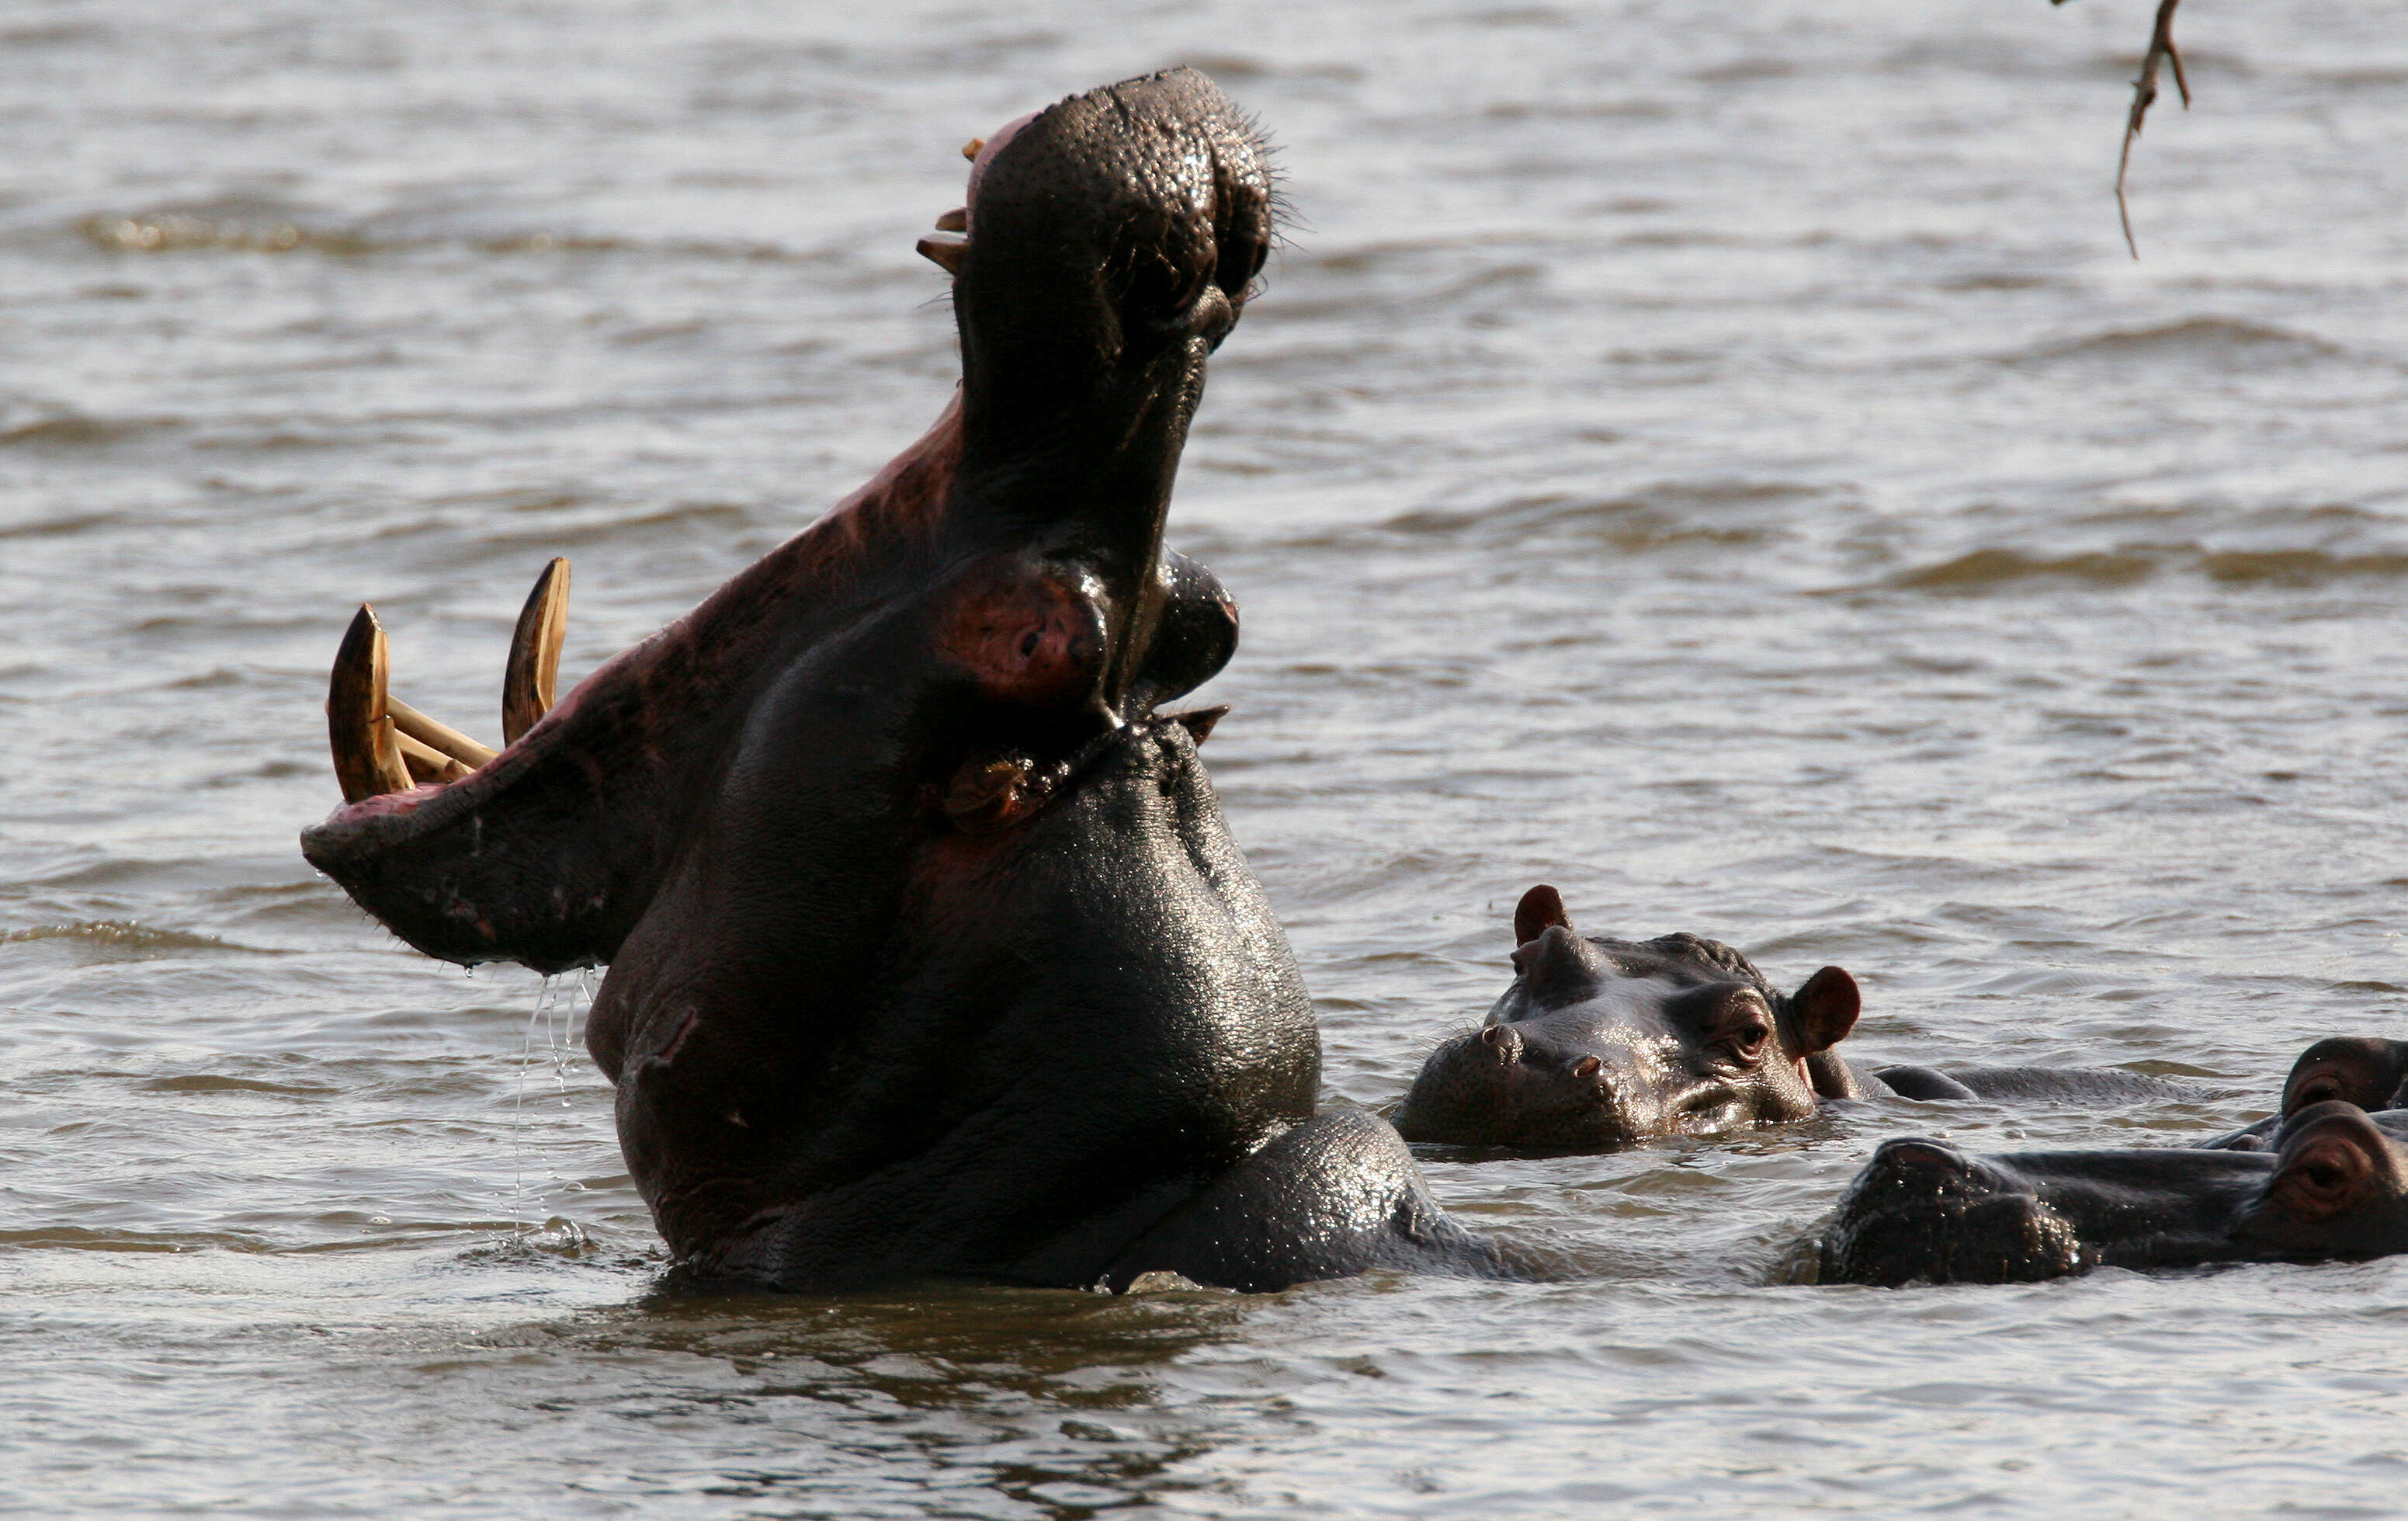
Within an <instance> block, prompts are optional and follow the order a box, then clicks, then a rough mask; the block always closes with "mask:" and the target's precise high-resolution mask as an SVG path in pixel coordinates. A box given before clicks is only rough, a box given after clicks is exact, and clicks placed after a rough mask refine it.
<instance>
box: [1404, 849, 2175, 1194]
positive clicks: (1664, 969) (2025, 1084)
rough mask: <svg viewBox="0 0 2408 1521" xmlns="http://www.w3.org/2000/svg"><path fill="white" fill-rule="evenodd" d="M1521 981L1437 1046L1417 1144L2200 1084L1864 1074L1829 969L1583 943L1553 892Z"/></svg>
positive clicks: (1603, 1142) (1604, 1143)
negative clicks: (1831, 1104) (1804, 971)
mask: <svg viewBox="0 0 2408 1521" xmlns="http://www.w3.org/2000/svg"><path fill="white" fill-rule="evenodd" d="M1513 937H1514V940H1515V942H1516V945H1515V950H1514V952H1513V971H1514V977H1513V982H1512V985H1511V986H1509V987H1508V988H1507V989H1506V990H1505V992H1504V994H1503V995H1502V996H1501V997H1498V1000H1497V1002H1496V1005H1495V1006H1494V1007H1493V1008H1491V1009H1490V1010H1489V1012H1488V1017H1487V1019H1486V1021H1485V1022H1484V1024H1483V1025H1482V1026H1481V1027H1480V1028H1478V1029H1476V1030H1470V1031H1467V1032H1464V1033H1462V1034H1460V1035H1457V1036H1455V1037H1453V1038H1451V1039H1450V1040H1446V1041H1445V1042H1444V1043H1442V1044H1441V1045H1440V1046H1439V1048H1438V1049H1437V1050H1436V1051H1434V1052H1432V1053H1431V1054H1430V1055H1429V1057H1428V1059H1427V1060H1426V1061H1425V1062H1424V1063H1423V1064H1422V1069H1421V1072H1420V1074H1419V1075H1418V1076H1416V1077H1415V1078H1414V1080H1413V1085H1412V1089H1411V1090H1410V1091H1409V1092H1408V1093H1407V1094H1406V1095H1405V1099H1404V1103H1403V1104H1402V1105H1401V1106H1400V1107H1399V1108H1398V1111H1397V1128H1398V1130H1399V1131H1401V1132H1402V1133H1403V1134H1404V1136H1405V1137H1406V1138H1407V1139H1408V1140H1411V1141H1442V1142H1451V1143H1453V1144H1456V1145H1467V1146H1515V1147H1527V1148H1535V1149H1543V1150H1555V1151H1598V1152H1602V1151H1616V1150H1620V1149H1622V1148H1624V1147H1627V1146H1632V1145H1636V1144H1638V1143H1640V1142H1641V1141H1649V1140H1656V1139H1661V1138H1665V1137H1670V1136H1713V1135H1723V1134H1727V1133H1728V1132H1730V1131H1732V1130H1736V1129H1740V1128H1742V1127H1744V1126H1756V1125H1769V1124H1775V1123H1778V1122H1781V1121H1785V1120H1800V1119H1804V1118H1806V1117H1807V1116H1809V1115H1811V1114H1813V1112H1815V1110H1816V1108H1817V1107H1818V1106H1819V1105H1820V1104H1821V1103H1822V1102H1823V1101H1824V1100H1826V1099H1835V1098H1921V1099H1965V1098H2002V1099H2033V1100H2042V1101H2059V1102H2078V1103H2079V1102H2089V1103H2096V1102H2114V1103H2122V1102H2133V1101H2138V1100H2143V1099H2152V1098H2198V1097H2200V1093H2201V1090H2200V1089H2197V1088H2194V1087H2192V1086H2190V1085H2188V1084H2185V1083H2173V1082H2169V1081H2167V1080H2165V1079H2162V1078H2156V1077H2150V1076H2147V1075H2145V1074H2143V1073H2139V1072H2120V1071H2115V1070H2113V1069H2108V1070H2085V1069H2057V1068H2044V1067H1977V1068H1964V1069H1952V1070H1950V1071H1946V1072H1942V1071H1940V1070H1937V1069H1932V1068H1928V1067H1885V1068H1881V1069H1876V1070H1873V1071H1870V1072H1868V1071H1860V1070H1858V1069H1855V1068H1852V1067H1851V1066H1850V1065H1849V1064H1848V1063H1847V1061H1846V1060H1845V1059H1844V1058H1842V1056H1841V1055H1840V1054H1839V1053H1838V1052H1837V1051H1836V1050H1834V1049H1833V1048H1834V1047H1836V1046H1837V1045H1838V1044H1839V1043H1840V1042H1841V1041H1842V1040H1844V1039H1846V1037H1847V1035H1848V1032H1849V1031H1850V1030H1852V1029H1854V1028H1855V1027H1856V1016H1857V1014H1858V1013H1859V1012H1860V1011H1861V1008H1862V999H1861V997H1860V995H1859V994H1858V992H1857V988H1856V979H1855V978H1853V977H1851V976H1849V975H1848V973H1847V972H1846V971H1845V970H1844V969H1841V968H1838V967H1825V968H1824V969H1821V970H1820V971H1817V972H1816V973H1814V975H1813V976H1812V977H1809V978H1808V979H1807V980H1806V981H1805V982H1804V983H1802V984H1800V985H1799V988H1798V990H1797V991H1796V992H1794V993H1789V994H1783V993H1782V992H1780V991H1779V990H1778V989H1777V988H1775V987H1774V986H1773V985H1772V983H1770V982H1768V981H1767V980H1766V979H1765V977H1764V974H1763V973H1761V972H1759V971H1757V970H1756V967H1755V965H1754V964H1753V963H1752V962H1750V961H1749V960H1748V959H1747V957H1745V956H1743V955H1742V954H1740V953H1739V952H1737V951H1735V950H1733V949H1731V948H1730V947H1729V946H1727V945H1725V944H1723V943H1721V942H1720V941H1718V940H1703V939H1700V938H1699V937H1698V936H1695V935H1664V936H1659V937H1657V938H1656V939H1654V940H1611V939H1598V938H1595V937H1583V936H1581V935H1578V934H1576V933H1574V932H1573V929H1572V925H1571V919H1570V915H1569V914H1567V913H1566V911H1565V910H1564V901H1563V897H1562V896H1561V895H1560V894H1558V893H1557V892H1556V891H1555V889H1554V888H1553V887H1548V886H1544V885H1541V886H1538V887H1533V888H1531V889H1530V890H1529V891H1528V892H1527V893H1526V894H1524V895H1523V897H1522V901H1521V903H1520V905H1519V906H1518V907H1516V909H1515V910H1514V913H1513Z"/></svg>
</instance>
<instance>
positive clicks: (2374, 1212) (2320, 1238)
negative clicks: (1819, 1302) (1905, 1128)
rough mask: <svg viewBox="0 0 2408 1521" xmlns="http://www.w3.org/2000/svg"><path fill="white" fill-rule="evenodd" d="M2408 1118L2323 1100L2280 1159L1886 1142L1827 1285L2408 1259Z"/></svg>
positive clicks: (1853, 1189) (1855, 1201) (2281, 1147)
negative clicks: (2404, 1139) (2404, 1128)
mask: <svg viewBox="0 0 2408 1521" xmlns="http://www.w3.org/2000/svg"><path fill="white" fill-rule="evenodd" d="M2403 1122H2408V1114H2402V1113H2400V1112H2388V1113H2385V1114H2381V1115H2369V1114H2368V1113H2367V1112H2365V1111H2364V1110H2361V1109H2359V1108H2358V1106H2357V1105H2355V1104H2351V1103H2348V1102H2345V1101H2343V1100H2341V1099H2327V1100H2323V1101H2321V1102H2317V1103H2313V1104H2309V1105H2307V1106H2306V1107H2304V1108H2302V1109H2300V1111H2298V1112H2296V1113H2294V1114H2292V1115H2291V1116H2290V1117H2289V1118H2288V1119H2286V1120H2285V1121H2284V1122H2283V1124H2282V1126H2281V1127H2280V1129H2279V1130H2278V1131H2277V1132H2276V1134H2275V1137H2274V1141H2273V1146H2272V1149H2271V1150H2268V1151H2254V1152H2253V1151H2233V1150H2209V1149H2200V1148H2177V1147H2165V1148H2154V1149H2151V1148H2127V1149H2119V1150H2101V1151H2064V1152H2024V1153H2017V1154H2012V1155H2002V1156H1983V1157H1975V1156H1968V1155H1965V1154H1963V1153H1961V1152H1958V1151H1957V1150H1955V1149H1954V1148H1952V1147H1949V1146H1946V1145H1944V1144H1942V1143H1941V1142H1939V1141H1921V1140H1906V1141H1889V1142H1886V1143H1885V1144H1884V1145H1883V1146H1882V1147H1881V1149H1880V1150H1879V1151H1877V1152H1875V1153H1874V1154H1873V1158H1872V1161H1871V1164H1870V1165H1868V1166H1867V1167H1866V1169H1864V1171H1863V1172H1862V1173H1861V1174H1859V1175H1858V1177H1857V1178H1856V1182H1855V1183H1854V1184H1852V1185H1850V1187H1849V1190H1848V1193H1847V1196H1846V1198H1844V1199H1842V1202H1841V1205H1840V1207H1839V1209H1838V1211H1837V1212H1835V1213H1834V1214H1833V1216H1832V1218H1831V1221H1830V1223H1829V1225H1828V1227H1827V1228H1826V1230H1825V1231H1824V1233H1823V1235H1822V1238H1821V1240H1820V1241H1819V1243H1818V1256H1819V1261H1818V1264H1817V1268H1818V1277H1819V1281H1821V1282H1823V1283H1827V1284H1879V1285H1884V1286H1890V1287H1895V1286H1898V1285H1901V1284H1911V1283H1929V1284H2007V1283H2028V1282H2034V1281H2037V1280H2040V1279H2046V1278H2058V1277H2063V1276H2065V1275H2067V1274H2070V1273H2078V1272H2083V1271H2086V1270H2089V1269H2092V1268H2097V1267H2119V1268H2135V1269H2147V1268H2186V1267H2197V1266H2200V1265H2203V1264H2208V1263H2218V1262H2321V1261H2328V1260H2334V1259H2343V1260H2363V1259H2365V1258H2370V1257H2378V1256H2391V1255H2394V1254H2397V1253H2401V1252H2408V1147H2403V1146H2402V1145H2401V1141H2400V1139H2399V1137H2400V1133H2401V1125H2402V1124H2403Z"/></svg>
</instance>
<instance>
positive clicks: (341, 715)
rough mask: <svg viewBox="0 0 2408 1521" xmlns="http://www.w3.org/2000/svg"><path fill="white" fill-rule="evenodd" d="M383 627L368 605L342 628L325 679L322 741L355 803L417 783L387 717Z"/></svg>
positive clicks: (405, 789)
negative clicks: (340, 642) (329, 674)
mask: <svg viewBox="0 0 2408 1521" xmlns="http://www.w3.org/2000/svg"><path fill="white" fill-rule="evenodd" d="M385 667H386V654H385V639H384V627H383V625H382V624H379V623H378V622H377V617H376V610H375V609H374V608H371V607H369V606H368V605H367V604H366V603H365V602H363V603H361V604H360V610H359V612H358V614H357V615H356V616H354V617H353V618H352V619H351V627H350V628H349V629H347V630H345V631H344V634H343V647H342V648H341V649H340V650H337V652H336V653H335V670H334V675H333V676H332V677H331V678H330V679H329V680H328V681H327V683H326V739H327V743H328V744H329V746H330V747H331V748H332V749H333V750H334V753H335V780H336V781H337V782H340V783H341V784H342V788H343V801H345V802H347V803H356V802H359V801H361V800H363V799H365V798H369V797H377V796H382V795H384V794H385V793H389V792H408V791H409V789H410V787H411V786H413V785H415V783H413V782H411V781H410V780H409V766H408V765H407V764H406V763H405V762H404V761H403V760H402V758H401V750H400V747H399V745H398V744H397V743H396V742H395V741H396V740H397V739H399V736H398V735H396V734H395V733H394V726H393V720H392V719H390V718H388V717H386V716H385V674H386V668H385Z"/></svg>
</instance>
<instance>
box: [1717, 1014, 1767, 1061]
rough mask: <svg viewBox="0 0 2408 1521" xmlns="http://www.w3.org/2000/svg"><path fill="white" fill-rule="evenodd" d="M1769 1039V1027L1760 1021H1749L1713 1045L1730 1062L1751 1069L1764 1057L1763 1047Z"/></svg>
mask: <svg viewBox="0 0 2408 1521" xmlns="http://www.w3.org/2000/svg"><path fill="white" fill-rule="evenodd" d="M1771 1039H1772V1026H1770V1025H1767V1024H1765V1023H1764V1022H1763V1021H1761V1020H1750V1021H1748V1022H1747V1023H1746V1024H1744V1025H1741V1026H1738V1027H1736V1028H1734V1029H1732V1030H1730V1031H1729V1032H1728V1033H1727V1034H1725V1035H1724V1036H1723V1038H1722V1039H1721V1040H1717V1041H1716V1042H1714V1044H1715V1047H1716V1049H1717V1050H1718V1051H1719V1052H1720V1053H1721V1054H1722V1055H1725V1056H1727V1057H1728V1058H1729V1059H1730V1060H1732V1061H1734V1062H1737V1063H1739V1064H1740V1065H1741V1066H1743V1067H1753V1066H1755V1065H1756V1062H1757V1061H1758V1060H1759V1059H1760V1058H1761V1057H1762V1056H1763V1055H1764V1048H1765V1045H1766V1044H1767V1043H1768V1042H1769V1041H1770V1040H1771Z"/></svg>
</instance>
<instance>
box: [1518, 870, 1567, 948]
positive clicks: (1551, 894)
mask: <svg viewBox="0 0 2408 1521" xmlns="http://www.w3.org/2000/svg"><path fill="white" fill-rule="evenodd" d="M1551 927H1560V928H1562V929H1564V930H1567V931H1569V930H1570V928H1571V927H1572V916H1571V915H1570V914H1569V913H1566V912H1565V911H1564V895H1563V894H1561V893H1558V892H1556V891H1555V889H1554V888H1552V887H1550V886H1548V885H1547V884H1546V883H1545V882H1541V883H1540V884H1539V885H1538V886H1536V887H1533V888H1531V889H1530V890H1529V891H1528V892H1527V893H1524V894H1523V895H1522V901H1521V902H1520V903H1518V904H1515V905H1514V907H1513V943H1514V944H1516V945H1527V944H1529V943H1530V942H1531V941H1532V940H1537V939H1538V938H1539V937H1540V936H1541V935H1543V934H1545V933H1546V932H1547V931H1548V929H1549V928H1551Z"/></svg>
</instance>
